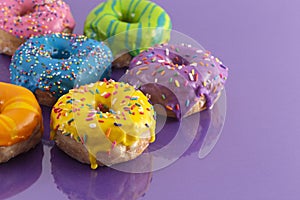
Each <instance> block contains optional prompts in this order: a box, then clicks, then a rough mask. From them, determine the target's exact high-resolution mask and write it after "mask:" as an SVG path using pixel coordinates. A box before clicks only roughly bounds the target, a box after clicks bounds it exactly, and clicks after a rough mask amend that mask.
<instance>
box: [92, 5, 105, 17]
mask: <svg viewBox="0 0 300 200" xmlns="http://www.w3.org/2000/svg"><path fill="white" fill-rule="evenodd" d="M104 5H105V3H102V4H100V6H99V7H98V8H96V10H95V11H94V14H95V16H97V15H98V14H99V13H100V12H102V11H103V9H104Z"/></svg>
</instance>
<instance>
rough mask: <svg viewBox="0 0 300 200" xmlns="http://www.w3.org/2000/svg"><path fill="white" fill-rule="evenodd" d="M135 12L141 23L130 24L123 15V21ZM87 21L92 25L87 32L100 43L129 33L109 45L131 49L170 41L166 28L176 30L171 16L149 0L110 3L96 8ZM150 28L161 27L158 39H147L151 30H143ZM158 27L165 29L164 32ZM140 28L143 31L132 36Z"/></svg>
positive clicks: (121, 0)
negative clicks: (129, 32) (119, 34)
mask: <svg viewBox="0 0 300 200" xmlns="http://www.w3.org/2000/svg"><path fill="white" fill-rule="evenodd" d="M131 13H135V16H134V18H135V19H136V20H135V21H137V22H138V23H132V24H131V23H127V24H126V23H124V22H120V21H119V20H118V18H119V17H120V14H121V16H122V18H123V20H131V19H132V16H131ZM105 17H108V18H105ZM86 22H88V23H90V24H88V25H85V33H87V34H88V36H89V37H91V36H93V37H94V39H95V37H96V38H97V40H105V39H107V38H109V37H111V36H113V35H116V34H118V33H121V32H124V31H126V33H125V34H124V35H123V36H120V37H123V38H118V40H115V41H114V42H113V38H111V40H110V41H109V43H111V45H115V46H116V47H120V48H126V49H130V50H132V49H136V48H138V47H146V46H148V47H149V46H151V45H153V44H157V43H161V42H166V41H167V39H168V38H169V37H170V31H165V29H171V27H172V24H171V21H170V18H169V16H168V14H167V13H166V12H165V11H164V10H163V9H162V8H161V7H159V6H158V5H156V4H155V3H153V2H151V1H147V0H108V1H107V2H106V3H102V4H100V5H99V6H98V7H97V8H96V9H94V11H93V12H92V13H90V14H89V16H88V19H87V21H86ZM146 27H157V36H156V37H155V38H151V39H150V38H149V37H144V36H146V35H147V36H148V35H149V31H147V30H142V29H141V28H146ZM158 27H161V30H160V29H159V28H158ZM136 28H139V30H136V32H135V31H133V32H131V34H130V35H129V34H128V31H129V30H131V29H132V30H134V29H136ZM104 34H105V35H104ZM122 41H123V42H122ZM114 43H115V44H114ZM135 52H138V51H135Z"/></svg>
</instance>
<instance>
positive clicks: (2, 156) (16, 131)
mask: <svg viewBox="0 0 300 200" xmlns="http://www.w3.org/2000/svg"><path fill="white" fill-rule="evenodd" d="M42 134H43V119H42V114H41V108H40V106H39V104H38V103H37V101H36V99H35V97H34V95H33V94H32V93H31V92H30V91H29V90H27V89H26V88H23V87H20V86H16V85H12V84H8V83H2V82H0V163H3V162H6V161H8V160H9V159H11V158H13V157H15V156H17V155H19V154H20V153H23V152H26V151H28V150H29V149H31V148H33V147H34V146H35V145H36V144H38V143H39V141H40V140H41V137H42Z"/></svg>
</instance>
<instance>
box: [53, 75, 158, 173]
mask: <svg viewBox="0 0 300 200" xmlns="http://www.w3.org/2000/svg"><path fill="white" fill-rule="evenodd" d="M155 123H156V122H155V112H154V109H153V106H152V105H151V104H150V103H149V102H148V98H147V97H146V96H145V95H144V94H143V93H142V92H141V91H139V90H135V89H134V88H133V87H132V86H130V85H128V84H126V83H119V82H114V81H112V80H110V81H104V82H97V83H93V84H89V85H84V86H81V87H79V88H76V89H72V90H70V91H69V93H68V94H65V95H64V96H62V97H61V98H60V99H59V100H58V101H57V103H56V104H55V105H54V107H53V109H52V112H51V137H52V139H54V140H55V142H56V144H57V145H58V147H59V148H61V149H62V150H63V151H65V152H66V153H67V154H68V155H70V156H71V157H73V158H75V159H77V160H78V161H80V162H82V163H87V164H91V168H93V169H96V168H97V167H98V165H106V166H109V165H112V164H116V163H121V162H125V161H128V160H131V159H134V158H136V157H137V156H138V155H140V154H141V153H142V152H143V151H144V150H145V149H146V148H147V146H148V145H149V143H151V142H153V141H154V140H155Z"/></svg>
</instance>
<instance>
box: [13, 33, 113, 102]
mask: <svg viewBox="0 0 300 200" xmlns="http://www.w3.org/2000/svg"><path fill="white" fill-rule="evenodd" d="M112 60H113V56H112V53H111V51H110V49H109V48H108V47H107V46H106V45H105V44H104V43H102V42H98V41H95V40H93V39H88V38H87V37H85V36H83V35H74V34H73V35H68V34H61V33H57V34H49V35H43V36H36V37H32V38H30V39H29V40H27V41H26V42H25V43H24V44H23V45H22V46H21V47H20V48H19V49H18V50H17V51H16V52H15V54H14V56H13V57H12V62H11V64H10V80H11V82H12V83H13V84H16V85H20V86H23V87H26V88H28V89H29V90H31V91H32V92H34V93H35V95H36V97H37V99H38V100H39V102H40V104H43V105H47V106H52V105H53V104H54V103H55V101H56V100H57V99H58V98H59V97H60V96H62V95H63V94H65V93H67V92H68V91H69V90H70V89H72V88H74V87H78V86H80V85H84V84H88V83H92V82H96V81H99V80H102V79H104V78H109V77H110V74H111V62H112Z"/></svg>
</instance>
